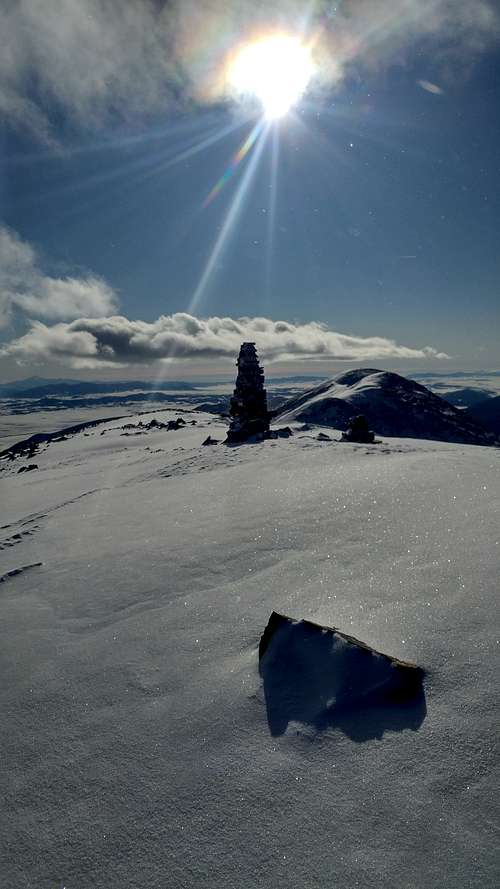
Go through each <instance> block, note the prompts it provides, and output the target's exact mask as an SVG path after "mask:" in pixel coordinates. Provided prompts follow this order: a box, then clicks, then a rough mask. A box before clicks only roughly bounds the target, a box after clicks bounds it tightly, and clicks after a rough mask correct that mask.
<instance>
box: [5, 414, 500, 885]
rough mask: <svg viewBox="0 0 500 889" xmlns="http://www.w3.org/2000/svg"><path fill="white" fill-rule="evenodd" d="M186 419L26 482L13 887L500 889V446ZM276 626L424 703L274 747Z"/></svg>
mask: <svg viewBox="0 0 500 889" xmlns="http://www.w3.org/2000/svg"><path fill="white" fill-rule="evenodd" d="M151 416H155V417H156V418H157V419H159V420H168V419H172V418H174V417H176V416H177V413H176V412H175V411H171V412H169V411H163V412H161V413H158V412H156V413H155V414H154V415H153V414H152V415H151ZM183 416H184V419H185V420H186V421H187V423H188V424H189V423H190V421H191V419H196V420H197V424H196V425H193V426H191V425H186V426H185V427H184V428H183V429H180V430H178V431H166V430H164V429H159V430H154V429H152V430H150V431H147V432H146V431H141V429H140V428H138V429H135V430H134V429H133V430H123V429H122V428H121V425H122V421H120V422H111V423H108V424H105V425H103V426H97V427H95V428H93V429H89V430H87V431H86V432H81V433H79V434H78V435H75V436H74V437H72V438H69V439H68V440H66V441H59V442H53V443H51V444H50V445H49V446H48V447H47V448H46V449H45V446H42V449H41V450H40V452H39V453H38V454H36V455H35V456H34V457H33V458H32V459H31V458H30V460H29V462H36V464H37V465H38V467H39V468H38V470H36V471H32V472H25V473H23V474H17V470H18V468H19V467H20V466H21V465H24V464H25V463H27V462H28V461H27V460H24V461H23V460H22V459H20V458H18V459H17V460H15V461H13V462H12V463H8V464H7V463H6V464H5V467H6V468H4V469H3V470H2V472H1V473H0V498H1V510H2V519H1V525H2V528H1V546H2V547H3V548H2V551H1V552H0V560H1V563H2V568H1V571H0V573H1V574H2V575H3V580H4V582H2V583H1V584H0V593H1V595H0V610H1V619H0V628H1V629H0V634H1V652H2V655H1V656H2V684H1V689H2V690H1V713H2V719H1V736H0V741H1V751H2V784H3V785H4V788H3V794H2V795H3V800H4V804H3V807H2V815H1V818H2V821H3V825H2V828H1V830H0V844H1V850H2V856H3V860H4V864H3V865H2V881H3V885H5V886H6V887H7V886H8V887H9V889H22V887H36V889H62V887H66V889H90V887H92V889H139V887H141V889H142V887H148V889H166V887H169V889H170V887H190V889H191V887H195V886H196V887H200V886H201V887H216V889H234V887H249V889H254V887H262V889H264V887H265V889H290V887H301V889H302V887H304V889H305V887H307V889H313V887H314V889H319V887H321V889H323V887H335V889H354V887H362V889H368V887H389V889H392V887H393V889H427V887H429V889H431V887H432V889H434V887H436V886H440V887H447V889H448V887H449V889H462V887H477V889H479V887H481V889H488V887H494V886H495V887H496V885H497V877H498V873H497V871H496V868H495V859H496V856H497V848H498V837H497V836H496V834H495V819H496V816H497V814H498V811H497V800H498V785H497V784H495V780H496V777H495V776H497V775H498V772H497V771H496V763H497V760H496V758H495V753H496V751H495V741H496V737H495V726H496V713H495V709H494V707H495V704H496V703H498V686H499V680H498V651H499V639H500V630H499V627H498V621H497V594H498V562H499V548H500V544H499V539H500V531H499V504H500V486H499V484H498V481H499V468H500V462H499V457H500V454H499V451H498V450H496V449H491V448H481V447H474V446H465V445H450V444H443V443H433V442H429V441H426V442H424V441H415V440H411V439H404V440H403V439H384V440H383V441H382V443H380V444H378V445H373V446H362V445H351V444H346V443H339V442H335V441H332V442H328V441H327V442H322V441H318V440H317V438H316V435H317V432H318V430H312V431H311V432H300V431H298V428H297V427H295V434H294V435H293V437H292V438H290V439H280V440H276V441H273V440H269V441H265V442H263V443H260V444H253V445H243V446H240V447H233V448H228V447H226V446H224V445H222V444H219V445H217V446H208V447H202V446H201V442H202V441H203V440H204V439H205V438H206V436H207V435H208V434H209V433H210V435H212V436H213V437H214V438H217V439H222V438H223V437H224V434H225V427H224V426H223V425H222V424H221V423H218V422H217V420H216V419H214V418H213V417H211V416H210V415H208V414H207V415H200V414H192V415H190V414H183ZM140 419H141V420H142V422H143V423H144V422H146V421H147V420H148V419H149V418H148V417H144V416H142V417H141V418H140ZM138 420H139V418H138V417H137V418H136V420H135V421H133V422H138ZM128 422H131V421H130V420H129V421H128ZM124 431H128V433H129V434H128V435H124V434H123V433H124ZM103 432H104V434H102V433H103ZM135 433H137V434H135ZM332 435H333V437H335V433H334V432H332ZM336 437H337V438H339V437H340V435H337V436H336ZM37 563H41V564H39V565H38V566H37ZM29 566H34V567H29ZM23 569H25V570H23ZM10 572H12V573H10ZM273 609H275V610H277V611H281V612H283V613H285V614H289V615H291V616H292V617H296V618H301V617H304V618H308V619H310V620H313V621H316V622H319V623H323V624H328V625H334V626H336V627H338V628H339V629H340V630H342V631H344V632H346V633H348V634H351V635H354V636H356V637H358V638H360V639H363V640H364V641H365V642H366V643H368V644H369V645H372V646H374V647H375V648H377V649H379V650H382V651H385V652H387V653H389V654H391V655H394V656H396V657H400V658H403V659H409V660H413V661H415V662H417V663H418V664H420V665H421V666H422V667H424V668H425V670H426V679H425V683H424V688H425V701H419V702H418V705H415V708H416V709H415V708H414V709H413V710H412V707H411V706H410V707H409V708H408V707H407V706H406V707H401V709H398V707H399V705H393V708H392V710H391V709H390V708H389V709H388V708H384V707H381V708H380V710H379V711H377V710H376V709H375V710H374V709H373V708H372V709H371V710H370V711H369V712H368V711H365V710H364V709H363V707H362V706H361V707H359V708H356V707H355V708H354V710H353V712H352V713H351V714H350V716H349V719H339V720H338V721H336V720H335V719H333V720H330V721H327V722H326V723H325V725H324V726H323V727H318V725H317V723H316V722H315V721H313V720H312V719H311V720H309V721H307V719H304V721H300V720H297V721H294V720H292V721H289V722H288V725H287V727H286V728H285V727H284V726H283V727H281V728H280V731H279V732H277V731H276V730H273V726H272V725H271V724H270V723H269V722H268V717H267V714H268V712H269V708H268V707H266V704H268V705H269V701H266V699H265V690H264V687H263V684H262V680H261V678H260V676H259V670H258V652H257V648H258V643H259V638H260V635H261V633H262V632H263V630H264V627H265V626H266V624H267V621H268V618H269V616H270V613H271V612H272V610H273Z"/></svg>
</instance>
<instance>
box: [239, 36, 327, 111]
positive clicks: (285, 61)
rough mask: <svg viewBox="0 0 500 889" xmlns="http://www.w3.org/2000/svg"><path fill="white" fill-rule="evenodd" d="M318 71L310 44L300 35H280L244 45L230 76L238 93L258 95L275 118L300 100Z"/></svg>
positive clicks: (265, 109)
mask: <svg viewBox="0 0 500 889" xmlns="http://www.w3.org/2000/svg"><path fill="white" fill-rule="evenodd" d="M314 73H315V66H314V63H313V61H312V58H311V49H310V47H308V46H306V45H305V44H303V43H302V42H301V41H300V39H299V38H297V37H291V36H287V35H285V34H278V35H274V36H269V37H261V38H260V39H259V40H254V41H252V42H251V43H246V44H244V45H243V46H242V47H241V49H240V50H239V52H238V53H237V54H236V57H235V58H234V60H233V62H232V64H231V65H230V68H229V72H228V79H229V83H230V85H231V87H232V88H233V89H234V90H235V91H236V92H237V93H238V94H240V95H253V96H256V97H257V99H259V101H260V102H261V104H262V107H263V109H264V114H265V116H266V118H268V120H275V119H276V118H279V117H283V115H284V114H286V113H287V111H289V110H290V108H291V107H292V105H295V103H296V102H298V100H299V99H300V98H301V96H302V95H303V94H304V92H305V90H306V88H307V86H308V84H309V82H310V80H311V78H312V77H313V75H314Z"/></svg>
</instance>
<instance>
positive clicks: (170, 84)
mask: <svg viewBox="0 0 500 889" xmlns="http://www.w3.org/2000/svg"><path fill="white" fill-rule="evenodd" d="M273 27H280V28H281V29H283V28H286V29H289V30H292V31H293V30H297V31H300V30H301V29H302V30H303V31H305V32H306V33H307V35H308V36H311V37H314V39H315V52H316V54H317V58H318V61H319V63H320V70H321V74H322V79H323V80H324V82H325V83H326V84H328V85H330V84H331V83H332V82H335V81H337V80H339V79H341V78H342V76H343V74H344V72H345V71H346V70H347V69H349V67H350V66H351V65H353V64H354V65H380V64H385V63H392V62H393V61H394V59H395V58H396V59H398V60H401V58H402V57H403V55H404V52H405V51H406V50H407V48H408V47H409V46H411V45H412V44H414V43H415V42H417V41H421V40H422V39H425V38H428V37H429V38H432V39H433V40H434V46H433V53H432V58H433V64H437V63H438V62H439V56H440V54H441V53H442V52H447V51H449V50H450V49H451V50H454V51H455V52H456V53H457V58H458V59H459V63H460V65H461V66H462V68H463V67H464V57H465V56H466V55H468V56H472V57H473V56H474V55H477V54H478V53H480V52H481V51H482V50H483V49H484V48H486V47H487V46H488V45H490V44H491V42H492V41H493V40H495V39H497V37H498V33H499V15H498V6H497V3H496V0H474V2H473V3H471V2H470V0H344V2H342V0H339V2H338V3H336V4H331V5H327V4H325V3H324V2H323V0H312V2H310V3H308V4H304V3H303V0H277V2H276V0H275V2H269V3H266V4H261V3H255V2H254V0H234V2H228V0H211V2H210V3H205V2H204V3H200V2H199V0H170V2H159V0H126V2H124V0H43V2H42V0H38V2H34V0H11V2H7V3H5V2H4V3H3V4H1V6H0V33H1V34H2V54H1V56H0V114H3V116H4V117H6V118H8V119H9V120H10V121H11V122H12V123H14V124H16V125H20V126H24V127H28V128H30V129H31V130H32V131H34V132H36V133H37V134H38V136H39V137H40V138H42V139H45V140H50V139H51V138H52V122H53V120H55V119H56V118H58V117H59V116H60V112H61V110H62V111H63V112H64V113H65V114H66V115H67V116H68V117H70V118H71V120H72V121H74V122H77V123H79V124H81V125H84V126H96V125H100V124H101V123H103V122H104V121H105V120H107V119H109V118H110V117H111V118H114V117H115V116H116V115H118V116H119V117H122V118H128V117H135V116H136V115H142V114H144V112H146V113H147V112H150V111H153V110H161V111H162V113H164V112H165V111H166V110H168V109H169V108H172V107H177V106H179V105H180V104H183V103H184V102H186V101H187V102H188V103H189V102H190V101H192V100H193V99H194V100H196V101H200V100H201V101H212V100H213V99H220V98H221V96H222V97H223V96H224V95H225V90H226V85H225V82H224V77H223V70H224V64H225V61H226V54H227V52H228V50H231V49H233V48H234V47H235V46H237V44H238V43H240V42H241V41H243V40H246V39H248V38H250V37H251V36H252V35H254V34H255V33H256V30H260V31H262V30H265V29H267V30H269V29H271V28H273Z"/></svg>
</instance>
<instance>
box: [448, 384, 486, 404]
mask: <svg viewBox="0 0 500 889" xmlns="http://www.w3.org/2000/svg"><path fill="white" fill-rule="evenodd" d="M440 395H441V398H444V400H445V401H447V402H448V403H449V404H452V405H453V406H454V407H460V408H470V407H474V406H475V405H476V404H480V403H481V402H482V401H488V400H489V399H490V398H491V397H492V396H494V395H495V392H494V391H493V390H491V389H473V388H471V387H470V386H466V387H465V388H464V389H453V390H452V391H448V392H442V393H440Z"/></svg>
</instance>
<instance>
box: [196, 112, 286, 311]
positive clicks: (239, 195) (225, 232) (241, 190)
mask: <svg viewBox="0 0 500 889" xmlns="http://www.w3.org/2000/svg"><path fill="white" fill-rule="evenodd" d="M268 132H269V125H267V126H266V125H264V126H263V127H262V128H261V129H260V137H259V138H258V139H257V141H256V142H254V145H255V148H254V151H253V153H252V154H251V156H250V160H249V162H248V165H247V168H246V170H245V172H244V174H243V177H242V179H241V182H240V184H239V186H238V189H237V191H236V194H235V196H234V198H233V200H232V202H231V206H230V208H229V210H228V212H227V215H226V218H225V220H224V223H223V225H222V228H221V230H220V232H219V234H218V236H217V239H216V241H215V244H214V246H213V248H212V252H211V253H210V256H209V258H208V261H207V264H206V266H205V268H204V270H203V274H202V275H201V278H200V280H199V282H198V285H197V287H196V290H195V291H194V293H193V296H192V298H191V301H190V303H189V306H188V309H187V311H188V312H189V313H190V314H191V313H192V312H194V311H196V309H197V308H198V306H199V304H200V302H201V299H202V297H203V294H204V292H205V290H206V287H207V285H208V283H209V281H210V278H211V277H212V274H213V272H214V269H215V266H216V264H217V261H218V259H219V257H220V255H221V253H222V250H223V249H224V247H225V245H226V242H227V240H228V238H229V236H230V234H231V230H232V229H233V228H234V226H235V224H236V221H237V218H238V215H239V213H240V211H241V209H242V206H243V202H244V200H245V196H246V194H247V192H248V189H249V187H250V184H251V182H252V179H253V177H254V174H255V171H256V169H257V166H258V163H259V160H260V158H261V155H262V151H263V149H264V145H265V143H266V139H267V135H268Z"/></svg>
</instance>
